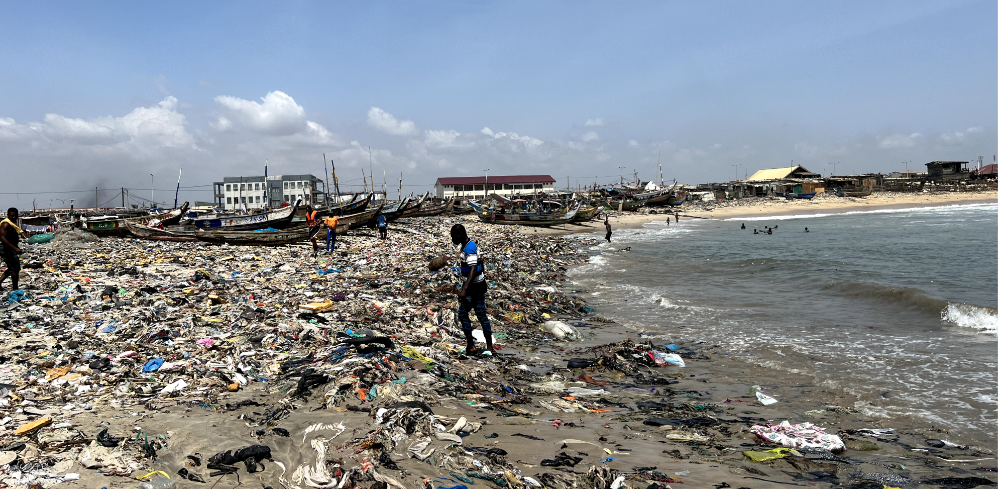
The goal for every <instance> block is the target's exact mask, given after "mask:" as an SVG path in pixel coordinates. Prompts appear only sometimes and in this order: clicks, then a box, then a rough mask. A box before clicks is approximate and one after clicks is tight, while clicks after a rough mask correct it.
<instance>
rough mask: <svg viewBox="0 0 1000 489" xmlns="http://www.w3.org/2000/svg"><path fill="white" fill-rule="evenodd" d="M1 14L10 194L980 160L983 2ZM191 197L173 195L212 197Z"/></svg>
mask: <svg viewBox="0 0 1000 489" xmlns="http://www.w3.org/2000/svg"><path fill="white" fill-rule="evenodd" d="M3 11H4V14H3V15H2V16H0V30H2V32H3V34H2V37H0V39H2V41H0V66H2V70H0V158H3V160H4V163H3V167H4V173H5V178H3V181H2V183H0V192H5V193H9V192H46V191H53V190H59V191H64V190H78V189H85V188H93V187H94V186H95V185H96V186H100V187H102V188H118V187H122V186H125V187H129V188H133V189H136V192H137V193H138V192H139V189H148V188H149V173H154V174H155V175H156V177H157V184H156V187H157V188H158V189H162V190H164V191H165V190H166V189H168V188H171V187H172V185H173V181H174V180H175V179H176V173H177V168H179V167H184V173H185V177H184V182H183V185H184V186H185V187H187V186H192V187H193V186H198V185H207V184H210V183H211V182H212V181H215V180H221V178H222V177H223V176H227V175H240V174H243V175H251V174H260V173H262V169H263V162H264V160H265V158H266V159H268V161H269V162H270V168H269V171H270V173H272V174H276V173H282V172H284V173H314V174H317V175H321V174H322V171H323V168H322V153H324V152H325V153H326V154H327V157H328V158H330V159H331V160H332V161H333V162H334V163H335V164H336V165H337V168H338V173H339V174H340V175H341V179H342V180H343V181H348V180H354V179H358V180H360V168H367V167H368V160H369V154H368V147H369V146H370V147H371V149H372V159H373V160H374V164H373V169H374V170H375V172H376V173H381V170H383V169H385V170H386V171H387V172H388V173H389V174H390V175H391V176H390V180H392V181H394V180H395V179H398V175H399V173H400V172H403V174H404V180H405V182H404V183H406V184H407V185H414V187H407V190H412V191H417V190H422V189H424V188H429V187H430V185H431V184H432V183H433V182H434V180H435V179H436V178H437V177H440V176H456V175H469V174H481V173H482V171H483V170H484V169H486V168H490V172H491V173H493V174H499V173H509V174H510V173H546V174H551V175H552V176H554V177H556V178H557V180H558V181H559V182H560V185H563V184H564V182H565V181H566V177H567V176H570V177H571V178H570V183H571V184H572V185H574V186H575V185H576V184H577V183H580V184H588V183H593V181H594V180H595V177H597V180H598V181H600V182H602V183H606V182H611V181H613V180H617V178H614V177H612V175H617V174H619V173H622V172H624V173H627V174H631V173H632V171H633V170H635V171H638V172H639V174H640V176H641V177H644V178H651V177H654V170H655V168H656V160H657V157H658V155H660V158H661V161H662V163H663V166H664V174H665V177H666V178H668V179H673V178H677V179H678V180H680V181H682V182H686V183H699V182H707V181H724V180H728V179H731V178H734V177H735V175H736V173H737V172H738V173H739V175H740V176H741V177H742V176H743V175H744V174H745V173H753V172H754V171H755V170H757V169H759V168H766V167H775V166H785V165H787V164H788V163H789V162H791V161H793V160H794V161H795V163H796V164H803V165H804V166H806V167H807V168H809V169H811V170H813V171H817V172H821V173H823V174H829V173H830V172H832V171H833V166H832V162H839V163H838V166H837V172H838V173H845V172H846V171H851V172H863V171H883V172H887V171H892V170H897V169H901V168H902V167H903V166H904V165H903V164H902V162H903V161H912V162H913V163H912V164H910V167H911V168H915V167H918V166H920V165H922V163H924V162H927V161H931V160H936V159H957V160H972V159H975V158H976V157H977V156H978V155H983V156H984V157H985V159H986V160H987V161H991V160H992V156H993V154H995V153H996V152H997V106H998V100H997V72H998V71H997V3H996V2H987V1H965V2H938V1H931V2H914V1H905V2H903V1H900V2H893V1H880V2H872V1H867V2H828V3H820V2H619V3H611V2H561V3H559V2H521V3H518V2H455V3H448V2H384V3H360V2H359V3H354V4H346V3H294V2H284V3H277V2H275V3H251V2H230V3H225V2H190V3H180V4H170V3H164V4H152V3H79V2H77V3H69V2H66V3H59V2H54V3H40V2H9V3H7V4H5V5H4V7H3ZM732 165H739V166H738V167H734V166H732ZM619 167H625V169H624V170H621V169H619ZM389 186H390V187H395V185H393V184H390V185H389ZM198 190H199V189H196V188H192V189H189V190H188V191H186V192H185V195H182V199H184V198H188V199H205V200H207V199H208V198H209V197H210V194H209V193H207V192H199V191H198ZM163 194H164V195H166V193H165V192H163ZM60 195H62V194H60ZM86 195H89V194H81V199H83V200H81V202H83V201H85V200H86V198H87V197H86ZM3 197H4V200H5V201H9V202H10V204H12V205H19V206H21V207H24V206H25V203H26V202H28V203H30V198H28V197H27V196H26V195H20V196H10V195H3ZM108 197H109V198H110V197H111V195H110V194H108ZM34 198H36V200H37V201H38V205H39V206H46V205H48V204H49V202H50V201H51V200H52V199H54V198H57V197H56V196H55V195H38V196H36V197H34ZM62 198H65V197H62ZM91 200H92V199H91ZM102 200H104V198H103V197H102Z"/></svg>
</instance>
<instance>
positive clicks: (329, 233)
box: [323, 216, 340, 254]
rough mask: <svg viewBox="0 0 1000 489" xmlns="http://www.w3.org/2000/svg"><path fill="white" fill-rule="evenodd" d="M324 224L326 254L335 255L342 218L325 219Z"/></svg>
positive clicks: (331, 217) (330, 217)
mask: <svg viewBox="0 0 1000 489" xmlns="http://www.w3.org/2000/svg"><path fill="white" fill-rule="evenodd" d="M323 223H324V224H326V252H327V254H333V252H334V250H336V249H337V226H338V225H339V224H340V218H338V217H337V216H328V217H327V218H326V219H323Z"/></svg>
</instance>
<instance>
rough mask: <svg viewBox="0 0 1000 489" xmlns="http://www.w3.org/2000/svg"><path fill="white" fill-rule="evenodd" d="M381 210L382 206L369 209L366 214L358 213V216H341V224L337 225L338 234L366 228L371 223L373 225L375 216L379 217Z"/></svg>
mask: <svg viewBox="0 0 1000 489" xmlns="http://www.w3.org/2000/svg"><path fill="white" fill-rule="evenodd" d="M381 210H382V206H378V207H375V208H373V209H368V210H366V211H364V212H358V213H356V214H351V215H349V216H341V217H340V218H339V219H340V221H339V222H340V224H338V225H337V232H338V233H340V232H343V231H347V230H348V229H357V228H361V227H365V226H367V225H368V224H369V223H371V221H372V220H373V219H375V216H377V215H378V213H379V211H381ZM373 225H374V224H373ZM345 226H346V228H345Z"/></svg>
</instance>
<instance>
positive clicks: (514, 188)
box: [434, 175, 556, 199]
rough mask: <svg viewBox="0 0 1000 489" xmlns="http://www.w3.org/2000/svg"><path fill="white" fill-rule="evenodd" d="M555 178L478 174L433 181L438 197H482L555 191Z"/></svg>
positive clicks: (547, 176)
mask: <svg viewBox="0 0 1000 489" xmlns="http://www.w3.org/2000/svg"><path fill="white" fill-rule="evenodd" d="M555 184H556V179H554V178H552V177H551V176H549V175H480V176H475V177H445V178H438V179H437V182H434V191H435V193H436V194H437V196H438V198H439V199H446V198H449V197H452V196H459V197H463V196H465V197H474V198H478V197H483V196H485V195H488V194H490V193H495V194H499V195H517V194H531V193H535V192H553V191H555Z"/></svg>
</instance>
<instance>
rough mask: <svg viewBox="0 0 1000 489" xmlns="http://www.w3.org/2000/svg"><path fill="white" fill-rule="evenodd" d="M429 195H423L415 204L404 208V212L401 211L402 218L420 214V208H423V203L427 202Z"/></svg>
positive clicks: (427, 193) (428, 193)
mask: <svg viewBox="0 0 1000 489" xmlns="http://www.w3.org/2000/svg"><path fill="white" fill-rule="evenodd" d="M430 195H431V193H430V192H426V193H424V195H422V196H421V197H420V200H417V201H416V202H413V203H411V204H410V205H408V206H407V207H406V210H404V211H403V216H402V217H412V216H413V215H414V214H416V213H417V212H420V208H421V207H423V205H424V202H426V201H427V197H430Z"/></svg>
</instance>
